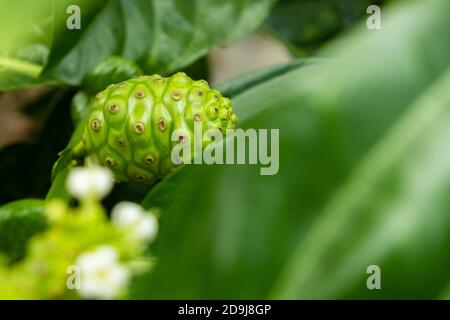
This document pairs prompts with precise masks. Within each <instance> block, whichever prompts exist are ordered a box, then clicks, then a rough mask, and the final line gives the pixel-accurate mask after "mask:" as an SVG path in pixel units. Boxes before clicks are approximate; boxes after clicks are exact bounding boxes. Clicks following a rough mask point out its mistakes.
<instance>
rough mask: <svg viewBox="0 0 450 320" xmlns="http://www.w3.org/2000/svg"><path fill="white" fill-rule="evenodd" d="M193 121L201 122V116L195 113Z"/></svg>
mask: <svg viewBox="0 0 450 320" xmlns="http://www.w3.org/2000/svg"><path fill="white" fill-rule="evenodd" d="M194 120H195V121H202V115H201V114H200V113H196V114H195V115H194Z"/></svg>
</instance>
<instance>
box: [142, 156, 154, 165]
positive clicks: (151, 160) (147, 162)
mask: <svg viewBox="0 0 450 320" xmlns="http://www.w3.org/2000/svg"><path fill="white" fill-rule="evenodd" d="M144 162H145V163H146V164H148V165H152V164H153V162H155V159H154V158H153V156H152V155H151V154H149V155H147V156H145V158H144Z"/></svg>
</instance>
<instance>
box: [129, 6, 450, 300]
mask: <svg viewBox="0 0 450 320" xmlns="http://www.w3.org/2000/svg"><path fill="white" fill-rule="evenodd" d="M449 9H450V7H449V3H448V2H446V1H431V2H420V1H417V2H414V3H413V4H412V3H409V2H408V3H407V4H405V3H404V4H403V5H398V6H397V7H395V8H394V7H392V8H390V11H389V12H386V13H385V14H384V16H383V18H384V20H383V29H382V30H381V31H377V32H371V31H369V30H367V28H366V27H365V24H360V25H359V26H358V27H355V30H354V32H353V33H352V34H350V35H349V36H347V37H345V38H344V39H341V40H340V41H338V42H336V43H335V44H333V46H331V47H328V48H326V50H325V51H322V52H321V55H323V56H326V57H332V59H330V60H329V61H327V62H323V63H320V64H315V65H312V66H307V67H300V68H296V69H294V70H291V71H289V72H287V73H284V74H282V75H278V76H276V77H274V78H271V79H268V80H267V81H264V82H262V83H259V84H258V85H256V86H253V87H251V88H250V89H249V90H244V91H242V92H239V94H237V95H236V96H234V97H233V101H234V103H235V104H234V107H235V108H236V112H237V114H238V115H239V117H240V119H241V120H242V122H241V123H240V125H241V126H242V127H244V128H280V140H281V141H280V152H281V154H280V157H281V158H280V172H279V174H278V175H276V176H272V177H266V176H260V175H259V170H258V168H256V167H254V166H216V167H211V166H209V167H207V166H185V167H183V168H182V169H181V170H179V171H178V172H177V173H175V174H174V175H173V176H171V177H169V178H168V179H166V180H165V181H163V182H161V183H160V184H159V185H158V186H157V187H156V188H155V189H153V190H152V191H151V193H150V194H149V196H148V197H147V198H146V199H145V200H144V202H143V203H144V204H145V205H149V204H152V205H156V206H159V207H160V208H161V209H162V213H163V215H162V232H161V237H160V239H159V242H158V244H157V249H156V250H157V255H158V257H159V263H158V266H157V268H156V270H155V272H154V273H153V274H152V275H150V276H148V277H147V278H145V279H142V280H141V282H140V283H139V284H138V285H136V287H135V296H134V297H139V298H194V299H195V298H267V297H271V298H436V297H438V296H439V294H440V293H441V292H442V290H443V288H444V286H445V283H446V282H447V279H448V278H449V277H450V270H449V264H450V252H449V248H450V229H449V228H450V227H449V226H450V223H449V222H450V221H449V219H450V215H449V211H450V202H449V198H448V194H449V191H450V158H449V152H448V141H449V139H450V131H449V126H448V123H449V120H450V118H449V116H450V109H449V106H450V100H449V99H450V96H449V91H448V87H449V86H450V82H449V81H450V78H449V77H450V75H449V65H450V64H449V62H450V61H449V57H450V47H449V43H448V41H447V39H448V32H449V30H450V25H449V20H448V17H447V14H446V12H449V11H448V10H449ZM413 21H414V23H412V22H413ZM431 35H432V36H431ZM371 264H376V265H379V266H380V267H381V272H382V290H379V291H377V290H374V291H370V290H368V289H367V287H366V279H367V277H368V275H367V273H366V268H367V267H368V266H369V265H371Z"/></svg>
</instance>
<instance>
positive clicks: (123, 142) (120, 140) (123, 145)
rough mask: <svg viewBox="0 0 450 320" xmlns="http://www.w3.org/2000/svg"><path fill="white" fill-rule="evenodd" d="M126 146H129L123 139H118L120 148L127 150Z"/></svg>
mask: <svg viewBox="0 0 450 320" xmlns="http://www.w3.org/2000/svg"><path fill="white" fill-rule="evenodd" d="M126 144H127V143H126V142H125V139H123V138H118V139H117V145H118V146H119V147H121V148H125V146H126Z"/></svg>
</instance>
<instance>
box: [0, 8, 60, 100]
mask: <svg viewBox="0 0 450 320" xmlns="http://www.w3.org/2000/svg"><path fill="white" fill-rule="evenodd" d="M0 12H2V13H5V14H3V15H2V19H1V20H0V39H2V42H1V44H0V91H7V90H13V89H17V88H23V87H28V86H35V85H42V84H45V82H43V81H41V80H39V74H40V72H41V70H42V69H43V66H44V65H45V63H46V61H47V56H48V53H49V47H50V43H51V30H52V23H53V18H52V11H51V0H43V1H39V3H38V2H36V1H32V0H23V1H2V2H1V3H0Z"/></svg>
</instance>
